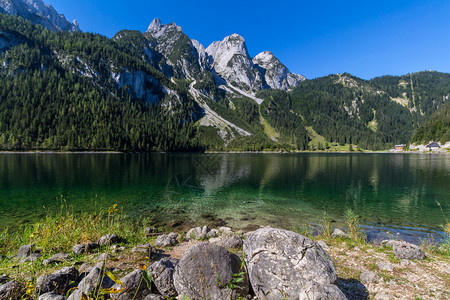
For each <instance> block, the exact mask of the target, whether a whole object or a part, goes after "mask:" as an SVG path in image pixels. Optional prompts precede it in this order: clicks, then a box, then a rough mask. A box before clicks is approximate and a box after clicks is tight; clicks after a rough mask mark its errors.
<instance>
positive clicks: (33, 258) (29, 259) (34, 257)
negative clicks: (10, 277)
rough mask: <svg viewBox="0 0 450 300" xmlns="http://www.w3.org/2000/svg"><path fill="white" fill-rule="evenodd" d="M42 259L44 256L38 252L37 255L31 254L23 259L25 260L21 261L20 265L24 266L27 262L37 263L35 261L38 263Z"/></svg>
mask: <svg viewBox="0 0 450 300" xmlns="http://www.w3.org/2000/svg"><path fill="white" fill-rule="evenodd" d="M41 257H42V254H41V253H38V252H36V253H31V254H30V255H29V256H27V257H25V258H23V259H22V260H21V261H20V263H21V264H23V263H26V262H35V261H37V260H38V259H39V258H41Z"/></svg>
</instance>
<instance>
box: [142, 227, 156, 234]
mask: <svg viewBox="0 0 450 300" xmlns="http://www.w3.org/2000/svg"><path fill="white" fill-rule="evenodd" d="M156 232H157V230H156V228H155V227H145V228H144V234H145V235H150V236H151V235H153V234H155V233H156Z"/></svg>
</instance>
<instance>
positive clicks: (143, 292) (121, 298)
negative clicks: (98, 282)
mask: <svg viewBox="0 0 450 300" xmlns="http://www.w3.org/2000/svg"><path fill="white" fill-rule="evenodd" d="M142 276H143V271H142V270H135V271H133V272H131V273H129V274H128V275H126V276H125V277H123V278H120V281H122V283H123V285H120V284H117V283H116V284H114V285H113V286H112V288H113V289H116V290H121V289H123V288H124V287H126V289H125V290H124V291H123V292H122V293H120V294H111V298H112V299H117V300H131V299H143V298H144V297H145V296H147V295H148V294H150V290H149V288H148V287H147V283H146V281H145V280H144V279H143V278H142Z"/></svg>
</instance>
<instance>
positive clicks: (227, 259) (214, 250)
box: [174, 243, 249, 299]
mask: <svg viewBox="0 0 450 300" xmlns="http://www.w3.org/2000/svg"><path fill="white" fill-rule="evenodd" d="M241 271H242V270H241V261H240V259H239V257H238V256H237V255H235V254H233V253H230V252H228V251H227V250H226V249H225V248H223V247H220V246H217V245H213V244H209V243H200V244H197V245H194V246H192V247H191V248H189V250H188V251H187V252H186V253H185V254H184V256H183V257H182V258H181V259H180V261H179V263H178V265H177V266H176V267H175V274H174V284H175V288H176V290H177V292H178V295H179V297H180V298H183V297H187V298H190V299H236V298H238V297H239V296H241V297H245V296H246V295H247V293H248V289H249V282H248V278H247V274H245V273H244V274H243V275H242V281H241V282H239V283H236V287H235V288H233V289H230V288H229V286H228V283H230V281H231V280H232V278H233V277H232V275H233V274H239V273H240V272H241Z"/></svg>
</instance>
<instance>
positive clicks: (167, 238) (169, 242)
mask: <svg viewBox="0 0 450 300" xmlns="http://www.w3.org/2000/svg"><path fill="white" fill-rule="evenodd" d="M177 238H178V234H176V233H174V232H172V233H169V234H167V235H160V236H158V238H157V239H156V241H155V245H156V246H157V247H169V246H175V245H176V244H178V241H177Z"/></svg>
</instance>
